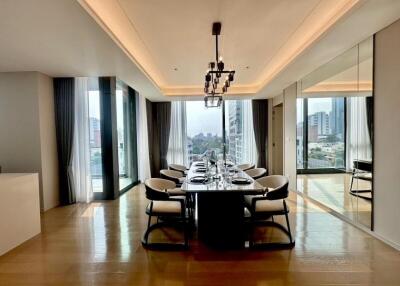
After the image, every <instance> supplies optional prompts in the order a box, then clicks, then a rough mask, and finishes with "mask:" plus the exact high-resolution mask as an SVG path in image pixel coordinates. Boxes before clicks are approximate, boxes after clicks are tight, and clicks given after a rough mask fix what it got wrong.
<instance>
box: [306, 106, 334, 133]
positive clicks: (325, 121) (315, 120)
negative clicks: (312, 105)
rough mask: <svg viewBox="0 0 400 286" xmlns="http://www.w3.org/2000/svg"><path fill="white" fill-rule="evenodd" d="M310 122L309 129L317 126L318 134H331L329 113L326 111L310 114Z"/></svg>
mask: <svg viewBox="0 0 400 286" xmlns="http://www.w3.org/2000/svg"><path fill="white" fill-rule="evenodd" d="M308 122H309V129H310V128H314V127H316V129H317V134H318V136H321V135H329V134H331V131H330V122H329V114H327V113H326V112H325V111H320V112H316V113H314V114H312V115H310V116H309V118H308Z"/></svg>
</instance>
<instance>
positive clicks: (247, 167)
mask: <svg viewBox="0 0 400 286" xmlns="http://www.w3.org/2000/svg"><path fill="white" fill-rule="evenodd" d="M236 167H237V168H238V169H240V170H242V171H247V170H250V169H254V167H255V165H254V164H241V165H237V166H236Z"/></svg>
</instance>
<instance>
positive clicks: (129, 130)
mask: <svg viewBox="0 0 400 286" xmlns="http://www.w3.org/2000/svg"><path fill="white" fill-rule="evenodd" d="M134 102H135V98H134V96H133V95H132V94H131V95H130V94H129V92H128V87H127V86H126V85H125V84H123V83H122V82H121V81H117V90H116V111H117V136H118V170H119V189H120V191H123V190H125V189H126V188H127V187H129V186H130V185H131V184H132V183H134V182H136V181H137V167H136V164H135V162H136V156H137V155H136V148H135V147H136V146H135V145H136V134H134V130H133V128H135V125H136V121H135V106H134Z"/></svg>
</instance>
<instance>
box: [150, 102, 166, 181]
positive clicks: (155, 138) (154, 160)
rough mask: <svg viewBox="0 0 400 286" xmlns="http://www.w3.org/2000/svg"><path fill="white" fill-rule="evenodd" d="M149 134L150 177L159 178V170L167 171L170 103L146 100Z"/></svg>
mask: <svg viewBox="0 0 400 286" xmlns="http://www.w3.org/2000/svg"><path fill="white" fill-rule="evenodd" d="M146 112H147V125H148V134H149V153H150V154H149V157H150V171H151V176H152V177H159V176H160V170H161V169H167V168H168V163H167V152H168V143H169V133H170V128H171V102H151V101H149V100H146Z"/></svg>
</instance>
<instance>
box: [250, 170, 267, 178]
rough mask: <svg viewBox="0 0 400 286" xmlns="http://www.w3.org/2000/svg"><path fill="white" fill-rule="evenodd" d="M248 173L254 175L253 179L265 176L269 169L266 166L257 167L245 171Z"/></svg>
mask: <svg viewBox="0 0 400 286" xmlns="http://www.w3.org/2000/svg"><path fill="white" fill-rule="evenodd" d="M245 173H246V174H247V175H249V176H250V177H252V178H253V179H259V178H261V177H264V176H265V175H266V174H267V169H265V168H255V169H250V170H247V171H245Z"/></svg>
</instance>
